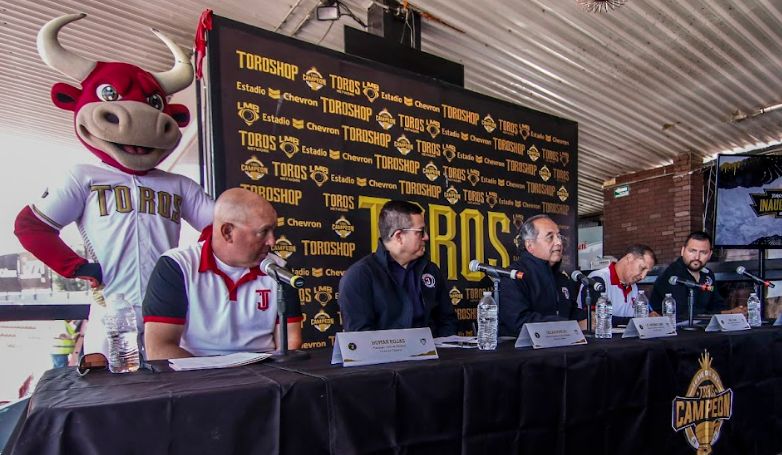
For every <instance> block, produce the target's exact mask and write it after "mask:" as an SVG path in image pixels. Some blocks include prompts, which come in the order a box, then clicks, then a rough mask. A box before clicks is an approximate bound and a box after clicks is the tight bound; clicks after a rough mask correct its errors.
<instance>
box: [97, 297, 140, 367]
mask: <svg viewBox="0 0 782 455" xmlns="http://www.w3.org/2000/svg"><path fill="white" fill-rule="evenodd" d="M106 303H107V306H106V315H105V316H103V325H104V327H105V328H106V337H107V338H108V342H109V359H108V360H109V371H111V372H112V373H131V372H133V371H136V370H138V367H139V355H138V329H137V328H136V312H135V310H133V307H132V306H131V305H130V303H129V302H128V301H127V300H125V296H124V295H123V294H115V295H113V296H111V297H110V298H109V299H108V301H107V302H106Z"/></svg>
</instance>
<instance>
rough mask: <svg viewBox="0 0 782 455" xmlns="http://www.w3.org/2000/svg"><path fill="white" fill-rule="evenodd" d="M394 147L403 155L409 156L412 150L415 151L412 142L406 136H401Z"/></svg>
mask: <svg viewBox="0 0 782 455" xmlns="http://www.w3.org/2000/svg"><path fill="white" fill-rule="evenodd" d="M394 147H396V149H397V150H399V153H401V154H402V155H407V154H408V153H410V151H411V150H413V144H412V142H410V140H409V139H408V138H407V137H406V136H405V135H404V134H403V135H401V136H399V139H397V140H395V141H394Z"/></svg>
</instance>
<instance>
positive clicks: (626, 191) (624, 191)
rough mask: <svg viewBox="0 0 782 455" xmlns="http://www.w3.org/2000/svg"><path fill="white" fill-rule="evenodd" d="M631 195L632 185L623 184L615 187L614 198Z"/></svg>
mask: <svg viewBox="0 0 782 455" xmlns="http://www.w3.org/2000/svg"><path fill="white" fill-rule="evenodd" d="M625 196H630V185H622V186H617V187H616V188H614V199H617V198H620V197H625Z"/></svg>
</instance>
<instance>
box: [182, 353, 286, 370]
mask: <svg viewBox="0 0 782 455" xmlns="http://www.w3.org/2000/svg"><path fill="white" fill-rule="evenodd" d="M269 357H271V354H269V353H258V352H234V353H233V354H226V355H215V356H208V357H186V358H183V359H170V360H169V361H168V363H169V364H170V365H171V369H172V370H175V371H186V370H206V369H211V368H230V367H238V366H242V365H248V364H251V363H255V362H260V361H261V360H264V359H267V358H269Z"/></svg>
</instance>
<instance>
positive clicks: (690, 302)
mask: <svg viewBox="0 0 782 455" xmlns="http://www.w3.org/2000/svg"><path fill="white" fill-rule="evenodd" d="M694 307H695V289H693V288H687V312H688V318H689V319H688V320H687V327H682V328H683V329H684V330H697V328H696V327H695V326H694V325H693V323H692V312H693V308H694Z"/></svg>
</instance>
